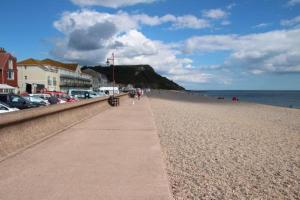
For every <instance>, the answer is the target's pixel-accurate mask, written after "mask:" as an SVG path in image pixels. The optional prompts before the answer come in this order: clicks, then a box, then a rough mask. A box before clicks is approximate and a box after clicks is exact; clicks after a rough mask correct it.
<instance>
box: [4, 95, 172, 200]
mask: <svg viewBox="0 0 300 200" xmlns="http://www.w3.org/2000/svg"><path fill="white" fill-rule="evenodd" d="M0 199H1V200H19V199H20V200H21V199H22V200H48V199H59V200H65V199H72V200H76V199H78V200H83V199H86V200H88V199H105V200H110V199H116V200H121V199H122V200H126V199H128V200H129V199H130V200H135V199H136V200H143V199H147V200H148V199H149V200H151V199H155V200H160V199H161V200H163V199H172V198H171V193H170V189H169V184H168V181H167V176H166V173H165V171H164V164H163V160H162V153H161V148H160V143H159V138H158V135H157V130H156V128H155V124H154V120H153V116H152V112H151V110H150V106H149V102H148V99H147V97H144V98H142V99H141V100H140V101H137V100H135V104H134V105H133V104H132V99H124V100H123V101H122V102H121V105H120V106H119V107H115V108H111V109H109V110H106V111H104V112H100V113H99V114H98V115H96V116H94V117H92V118H90V119H88V120H86V121H84V122H81V123H79V124H77V125H75V126H73V127H71V128H69V129H67V130H65V131H63V132H61V133H60V134H58V135H56V136H54V137H51V138H50V139H48V140H46V141H44V142H42V143H40V144H38V145H35V146H33V147H31V148H29V149H27V150H25V151H23V152H22V153H19V154H17V155H16V156H14V157H11V158H8V159H7V160H4V161H3V162H0Z"/></svg>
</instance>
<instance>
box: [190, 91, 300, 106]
mask: <svg viewBox="0 0 300 200" xmlns="http://www.w3.org/2000/svg"><path fill="white" fill-rule="evenodd" d="M190 92H193V93H196V94H199V95H203V96H210V97H214V98H224V99H227V100H231V99H232V97H237V98H238V100H239V101H245V102H254V103H260V104H267V105H273V106H282V107H289V108H297V109H300V90H296V91H295V90H293V91H292V90H285V91H275V90H208V91H194V90H193V91H190Z"/></svg>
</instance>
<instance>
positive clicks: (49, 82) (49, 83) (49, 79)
mask: <svg viewBox="0 0 300 200" xmlns="http://www.w3.org/2000/svg"><path fill="white" fill-rule="evenodd" d="M48 85H52V84H51V78H50V76H48Z"/></svg>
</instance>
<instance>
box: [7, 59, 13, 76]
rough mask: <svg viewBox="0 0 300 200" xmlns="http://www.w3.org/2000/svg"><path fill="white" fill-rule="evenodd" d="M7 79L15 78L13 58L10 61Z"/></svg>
mask: <svg viewBox="0 0 300 200" xmlns="http://www.w3.org/2000/svg"><path fill="white" fill-rule="evenodd" d="M7 79H8V80H14V66H13V61H12V60H9V61H8V70H7Z"/></svg>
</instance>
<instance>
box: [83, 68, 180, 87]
mask: <svg viewBox="0 0 300 200" xmlns="http://www.w3.org/2000/svg"><path fill="white" fill-rule="evenodd" d="M84 68H90V69H93V70H94V71H97V72H99V73H102V74H105V75H106V76H107V78H108V80H109V81H112V67H111V66H110V67H103V66H95V67H90V66H89V67H83V69H84ZM115 81H116V83H117V84H123V85H128V84H132V85H133V86H134V87H140V88H152V89H166V90H184V88H183V87H181V86H180V85H178V84H177V83H175V82H173V81H171V80H169V79H167V78H166V77H163V76H161V75H159V74H157V73H156V72H155V71H154V69H153V68H152V67H151V66H150V65H115Z"/></svg>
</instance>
